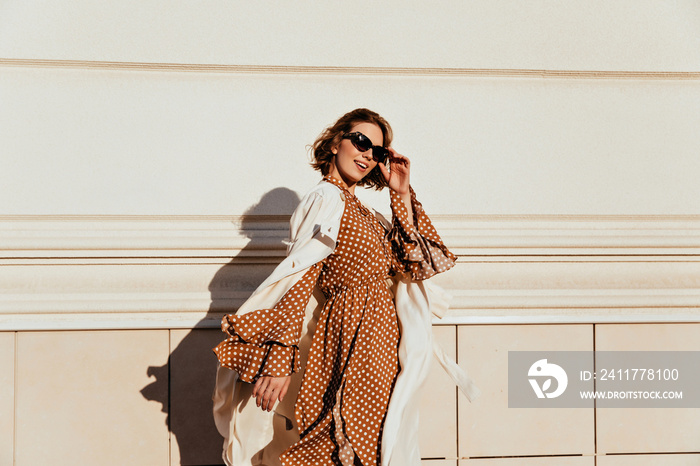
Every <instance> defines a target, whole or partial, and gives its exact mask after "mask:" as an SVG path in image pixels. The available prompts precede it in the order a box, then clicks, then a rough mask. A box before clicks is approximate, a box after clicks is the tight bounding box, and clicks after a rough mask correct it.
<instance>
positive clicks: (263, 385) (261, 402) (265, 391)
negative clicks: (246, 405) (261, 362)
mask: <svg viewBox="0 0 700 466" xmlns="http://www.w3.org/2000/svg"><path fill="white" fill-rule="evenodd" d="M290 380H291V376H287V377H260V378H259V379H258V380H257V381H256V382H255V386H254V387H253V397H254V398H255V404H256V405H257V406H258V407H259V408H262V409H263V410H264V411H272V408H273V407H274V406H275V403H276V402H277V400H279V401H282V399H283V398H284V395H286V394H287V389H288V388H289V382H290Z"/></svg>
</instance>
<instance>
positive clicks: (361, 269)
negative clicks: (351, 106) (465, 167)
mask: <svg viewBox="0 0 700 466" xmlns="http://www.w3.org/2000/svg"><path fill="white" fill-rule="evenodd" d="M391 139H392V132H391V127H390V126H389V124H388V123H387V122H386V121H385V120H384V119H383V118H382V117H381V116H379V115H378V114H377V113H375V112H372V111H370V110H367V109H357V110H353V111H351V112H349V113H347V114H346V115H344V116H343V117H341V118H340V119H339V120H338V121H337V122H336V123H335V124H334V125H333V126H331V127H330V128H328V129H326V130H325V132H324V133H323V134H321V136H319V138H318V139H317V140H316V142H315V143H314V145H313V155H314V162H313V163H312V165H313V167H314V168H316V169H318V170H320V171H321V173H322V174H323V175H324V178H323V181H321V183H320V184H319V185H318V186H317V187H316V188H314V189H313V190H312V191H311V192H310V193H309V194H307V195H306V196H305V197H304V199H303V200H302V201H301V203H300V205H299V207H298V208H297V210H296V211H295V213H294V215H293V216H292V220H291V239H292V243H291V244H290V248H289V255H288V257H287V259H285V261H283V262H282V263H281V264H280V265H279V266H278V267H277V269H276V270H275V272H273V274H272V276H271V277H270V278H268V280H266V281H265V282H264V283H263V284H262V285H261V286H260V287H259V288H258V290H257V291H256V292H255V293H254V295H253V296H252V297H251V299H249V300H248V301H247V302H246V303H245V304H244V306H242V308H241V309H239V312H238V313H237V314H235V315H233V314H231V315H227V316H226V317H224V319H223V321H222V330H223V331H224V332H225V333H227V335H228V338H227V339H226V340H225V341H223V342H222V343H221V344H219V345H218V346H217V347H216V348H215V349H214V351H215V352H216V354H217V356H218V358H219V362H220V366H221V367H220V370H219V375H218V380H217V393H216V394H215V413H216V418H217V426H218V427H219V430H220V431H221V432H222V435H224V437H225V438H226V441H225V451H224V459H225V460H226V461H227V463H228V464H235V465H237V466H238V465H239V464H279V463H278V462H277V461H278V460H277V455H280V454H281V455H280V456H279V458H280V460H279V461H281V464H282V465H284V466H293V465H311V464H314V465H315V464H318V465H342V466H353V465H362V466H370V465H378V464H389V462H392V464H408V463H407V462H406V461H413V462H415V461H419V459H420V457H419V455H418V453H417V449H416V448H415V441H413V445H401V442H406V441H411V440H409V439H412V440H414V439H415V426H413V425H412V424H413V423H411V422H409V423H408V424H411V425H410V426H409V427H405V426H404V424H405V423H406V422H405V421H406V419H405V417H406V414H405V412H407V410H408V411H410V410H415V403H414V402H413V393H414V392H415V389H416V387H417V385H419V384H420V383H421V382H422V379H423V378H424V377H425V370H426V369H425V368H426V367H427V364H426V361H425V354H428V355H429V354H430V351H429V348H430V346H429V344H428V343H429V341H430V339H429V336H427V337H426V334H429V332H430V328H429V327H430V317H429V313H427V312H426V310H427V308H428V306H429V303H428V298H427V293H426V292H425V289H424V288H422V287H421V288H420V289H415V287H413V288H411V284H415V283H416V281H419V280H423V279H426V278H429V277H430V276H432V275H434V274H436V273H439V272H443V271H445V270H448V269H449V268H451V267H452V266H453V265H454V263H455V256H454V255H453V254H452V253H451V252H450V251H449V250H448V249H447V248H446V247H445V246H444V245H443V244H442V241H441V240H440V237H439V236H438V234H437V233H436V231H435V230H434V228H433V226H432V224H431V223H430V220H429V219H428V218H427V216H426V215H425V213H424V212H423V209H422V207H421V204H420V203H419V202H418V201H417V200H416V198H415V194H414V192H413V190H412V189H411V188H410V185H409V177H410V162H409V160H408V159H407V158H406V157H404V156H403V155H400V154H398V153H397V152H396V151H395V150H394V149H393V148H391ZM357 186H371V187H374V188H376V189H382V188H383V187H387V186H388V187H389V189H390V190H391V192H390V194H391V208H392V211H393V223H392V224H391V225H384V224H383V223H382V222H381V221H380V219H378V218H377V217H376V216H375V215H374V214H373V213H372V212H371V211H370V210H369V209H367V208H366V207H365V206H364V205H362V203H361V202H360V201H359V200H358V199H357V198H356V197H355V195H354V193H355V188H356V187H357ZM390 276H394V277H396V278H398V279H403V283H404V288H403V291H399V294H396V293H397V289H396V288H395V289H394V290H393V292H392V290H391V289H390V286H389V284H388V283H387V278H389V277H390ZM409 277H410V279H409ZM315 288H318V289H320V290H321V292H322V293H323V296H321V297H320V298H319V301H320V306H321V307H320V313H318V311H317V312H316V315H315V316H313V314H314V311H313V309H316V308H317V306H315V302H316V301H315V300H314V299H313V295H314V289H315ZM411 290H413V291H411ZM401 296H403V298H402V297H401ZM399 301H401V302H402V303H403V304H402V305H400V306H398V308H397V305H395V302H397V303H398V302H399ZM310 302H311V305H309V303H310ZM399 308H400V309H399ZM397 309H399V312H398V313H397ZM402 312H403V313H404V314H406V317H405V319H403V320H402V319H401V317H400V316H401V314H402ZM404 320H405V321H404ZM314 326H315V332H313V327H314ZM416 330H417V331H416ZM305 331H306V332H305ZM304 333H306V334H307V335H306V338H307V340H308V339H309V338H310V336H311V334H313V338H312V340H311V343H310V349H309V350H308V355H307V354H306V353H307V351H305V350H304V348H303V346H304V344H303V338H302V335H303V334H304ZM300 339H302V343H300ZM300 345H301V346H302V350H301V351H300ZM411 352H413V353H415V357H414V356H410V354H409V353H411ZM399 353H402V357H401V360H400V354H399ZM429 357H430V356H428V358H429ZM412 358H413V359H415V360H416V361H418V362H417V370H416V368H414V367H413V363H411V359H412ZM304 363H305V364H304ZM304 365H305V367H304V368H303V369H302V366H304ZM226 369H231V370H232V371H234V372H235V375H232V372H231V371H227V370H226ZM411 370H414V372H415V374H414V375H411ZM399 372H401V374H402V376H401V377H398V378H397V375H398V374H399ZM293 373H297V374H300V375H302V377H299V376H297V381H296V383H292V381H291V379H292V377H291V375H292V374H293ZM302 373H303V374H302ZM290 383H292V386H293V387H294V388H293V391H294V392H295V396H292V393H291V392H290V393H289V394H288V391H289V390H290ZM297 392H298V394H296V393H297ZM248 393H249V395H248ZM247 396H250V397H252V399H254V401H255V406H256V407H257V408H261V409H262V413H260V412H258V414H259V415H258V416H251V415H250V414H241V413H244V412H245V411H247V412H248V413H249V412H250V406H252V402H250V398H249V399H248V400H246V399H245V398H246V397H247ZM285 396H286V397H285ZM290 397H291V398H292V400H291V403H294V414H293V415H292V414H291V412H290V411H291V407H290V404H291V403H290V400H289V398H290ZM285 400H287V402H286V403H285ZM278 401H279V402H280V404H279V405H278V407H277V408H276V409H275V413H274V414H273V415H270V414H267V418H266V419H265V420H264V421H260V420H259V419H261V418H262V417H264V416H260V414H262V415H265V413H271V410H272V409H273V407H274V406H275V404H276V403H277V402H278ZM390 401H391V403H390ZM285 404H286V407H285ZM390 404H391V408H390ZM246 407H247V409H244V408H246ZM392 413H394V414H392ZM275 415H276V416H275ZM254 417H256V418H257V419H255V420H253V418H254ZM236 425H238V427H236ZM242 425H244V427H241V426H242ZM270 425H272V426H273V427H269V426H270ZM275 425H276V427H275ZM404 431H406V432H404ZM409 431H410V432H409ZM407 432H408V433H407ZM406 449H407V450H406ZM409 458H410V459H409Z"/></svg>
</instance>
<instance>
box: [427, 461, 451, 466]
mask: <svg viewBox="0 0 700 466" xmlns="http://www.w3.org/2000/svg"><path fill="white" fill-rule="evenodd" d="M420 464H421V466H457V460H423V461H421V463H420Z"/></svg>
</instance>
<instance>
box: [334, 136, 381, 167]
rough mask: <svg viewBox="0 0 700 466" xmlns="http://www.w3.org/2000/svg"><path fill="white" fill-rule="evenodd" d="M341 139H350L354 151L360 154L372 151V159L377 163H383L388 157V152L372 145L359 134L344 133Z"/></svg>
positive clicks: (365, 137)
mask: <svg viewBox="0 0 700 466" xmlns="http://www.w3.org/2000/svg"><path fill="white" fill-rule="evenodd" d="M343 139H350V142H351V143H352V145H353V146H355V149H357V150H359V151H360V152H367V151H368V150H370V149H372V158H373V159H374V161H375V162H377V163H384V162H386V159H387V157H389V151H388V150H387V148H386V147H382V146H374V145H372V141H371V140H370V139H369V138H368V137H367V136H365V135H364V134H362V133H360V132H354V133H345V134H343Z"/></svg>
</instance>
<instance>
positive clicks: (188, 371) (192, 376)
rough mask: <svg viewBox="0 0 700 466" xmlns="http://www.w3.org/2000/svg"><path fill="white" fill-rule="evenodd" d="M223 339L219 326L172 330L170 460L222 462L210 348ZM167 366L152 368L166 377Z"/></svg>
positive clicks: (182, 462)
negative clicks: (213, 410) (216, 423)
mask: <svg viewBox="0 0 700 466" xmlns="http://www.w3.org/2000/svg"><path fill="white" fill-rule="evenodd" d="M223 339H224V334H223V333H222V332H221V330H218V329H211V330H172V331H171V336H170V343H171V352H170V430H171V433H172V436H171V441H170V446H171V453H170V464H180V465H183V466H184V465H201V464H218V463H220V462H221V451H222V445H223V438H222V437H221V436H220V435H219V433H218V432H217V430H216V426H215V425H214V417H213V415H212V399H211V398H212V394H213V393H214V380H215V376H216V367H217V362H216V355H214V353H213V352H212V348H213V347H214V346H216V345H217V344H219V343H220V342H221V340H223ZM167 367H168V366H167V364H166V361H163V363H162V365H161V366H159V367H158V368H155V370H156V371H158V372H159V373H160V374H161V376H162V374H165V376H166V377H167ZM161 376H159V377H158V378H159V379H160V377H161ZM165 380H167V378H166V379H165Z"/></svg>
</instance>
